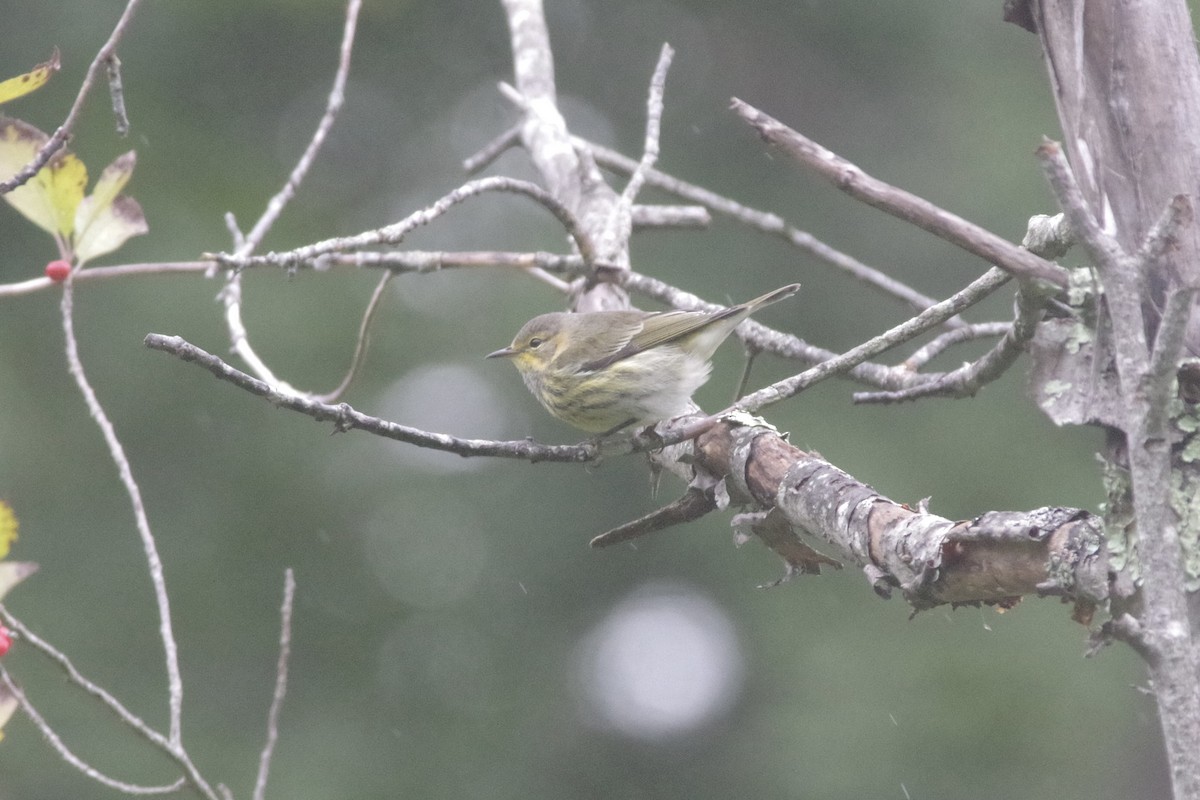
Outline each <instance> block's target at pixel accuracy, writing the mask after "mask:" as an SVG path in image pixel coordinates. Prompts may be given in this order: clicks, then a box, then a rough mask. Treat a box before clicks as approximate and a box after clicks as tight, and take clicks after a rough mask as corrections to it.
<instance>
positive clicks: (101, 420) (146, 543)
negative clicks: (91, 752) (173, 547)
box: [60, 276, 183, 747]
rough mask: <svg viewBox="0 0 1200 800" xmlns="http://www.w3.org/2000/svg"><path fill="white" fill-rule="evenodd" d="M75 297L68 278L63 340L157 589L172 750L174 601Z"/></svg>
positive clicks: (176, 730)
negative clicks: (91, 369) (99, 393)
mask: <svg viewBox="0 0 1200 800" xmlns="http://www.w3.org/2000/svg"><path fill="white" fill-rule="evenodd" d="M74 294H75V292H74V283H73V280H72V278H71V277H70V276H68V277H67V280H66V282H65V283H64V284H63V293H62V301H61V303H60V309H61V314H62V329H63V336H64V337H65V339H66V357H67V369H68V371H69V372H70V373H71V377H72V378H74V379H75V385H76V386H77V387H78V389H79V393H80V394H81V395H83V400H84V402H85V403H86V404H87V407H88V412H89V413H90V414H91V415H92V419H94V420H95V421H96V425H97V427H99V428H100V433H101V434H102V435H103V436H104V441H105V443H106V444H107V445H108V452H109V455H110V457H111V458H112V460H113V463H114V464H116V467H117V473H118V475H119V476H120V478H121V483H122V485H123V486H124V487H125V493H126V494H127V495H128V496H129V502H130V505H131V506H132V508H133V517H134V521H135V523H136V525H137V530H138V535H139V536H140V537H141V540H142V550H143V553H144V555H145V557H146V565H147V567H148V568H149V572H150V583H151V584H152V585H153V587H154V600H155V603H156V605H157V606H158V634H159V637H160V638H161V639H162V644H163V655H164V657H165V660H166V668H167V694H168V707H169V711H170V733H169V735H168V737H167V738H168V740H169V741H170V742H171V745H172V746H173V747H181V742H180V736H181V733H182V728H181V726H182V717H183V679H182V678H181V677H180V674H179V654H178V648H177V646H176V644H175V633H174V631H173V629H172V626H171V601H170V598H169V596H168V595H167V582H166V578H165V577H164V575H163V564H162V559H161V558H160V557H159V555H158V545H157V544H156V543H155V541H154V533H153V532H152V531H151V530H150V521H149V519H148V518H147V517H146V507H145V505H144V504H143V502H142V490H141V488H140V487H139V486H138V484H137V481H136V480H134V477H133V470H132V469H131V467H130V465H129V459H128V458H127V457H126V455H125V448H124V446H123V445H122V444H121V440H120V439H119V438H117V433H116V430H115V429H114V428H113V425H112V422H111V421H110V420H109V418H108V415H107V414H106V413H105V411H104V407H103V406H101V405H100V401H99V400H98V399H97V397H96V392H95V391H94V390H93V389H92V385H91V384H90V383H89V382H88V379H87V375H86V373H84V370H83V362H82V361H80V360H79V346H78V343H77V342H76V339H75V325H74V322H73V319H72V314H73V306H74Z"/></svg>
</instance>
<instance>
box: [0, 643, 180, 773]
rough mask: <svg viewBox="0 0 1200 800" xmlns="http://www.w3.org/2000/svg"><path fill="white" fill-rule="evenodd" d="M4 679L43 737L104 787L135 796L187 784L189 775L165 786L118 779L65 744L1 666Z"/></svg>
mask: <svg viewBox="0 0 1200 800" xmlns="http://www.w3.org/2000/svg"><path fill="white" fill-rule="evenodd" d="M0 682H2V683H3V684H4V686H5V687H6V688H7V689H8V690H9V691H10V692H12V696H13V697H14V698H16V701H17V703H18V704H19V705H20V706H21V710H22V711H24V712H25V716H27V717H29V720H30V721H31V722H32V723H33V724H34V727H36V728H37V729H38V731H39V732H40V733H41V734H42V738H44V739H45V740H46V743H47V744H49V745H50V747H51V748H52V749H53V750H54V751H55V752H56V753H58V755H59V757H60V758H62V760H63V761H65V762H67V763H68V764H70V765H71V766H72V767H74V768H75V769H77V770H79V771H80V772H81V773H83V774H84V775H85V776H87V778H88V779H90V780H93V781H95V782H96V783H99V784H101V785H102V786H107V787H109V788H110V789H116V790H117V791H119V792H124V793H125V794H132V795H151V794H170V793H172V792H177V791H179V790H180V789H182V788H183V787H184V785H185V784H186V783H187V779H186V778H180V779H179V780H177V781H175V782H174V783H171V784H167V785H165V786H142V785H140V784H136V783H127V782H126V781H122V780H117V779H116V778H112V777H110V776H108V775H106V774H104V773H103V772H101V771H100V770H98V769H96V768H95V767H93V766H92V765H91V764H89V763H87V762H86V761H84V760H83V759H82V758H80V757H79V756H77V755H75V754H74V753H73V752H71V749H70V748H68V747H67V746H66V744H64V743H63V740H62V738H61V737H59V735H58V734H57V733H56V732H55V730H54V728H52V727H50V723H48V722H47V721H46V718H45V717H43V716H42V715H41V712H39V711H38V710H37V708H35V707H34V705H33V703H31V702H29V698H28V697H26V696H25V693H24V692H23V691H21V689H20V688H19V687H18V686H17V684H16V682H15V681H13V679H12V675H10V674H9V672H8V670H6V669H5V668H4V667H2V666H0Z"/></svg>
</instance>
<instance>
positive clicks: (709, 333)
mask: <svg viewBox="0 0 1200 800" xmlns="http://www.w3.org/2000/svg"><path fill="white" fill-rule="evenodd" d="M799 289H800V284H798V283H793V284H791V285H790V286H784V287H783V288H781V289H776V290H775V291H773V292H768V293H767V294H764V295H763V296H762V297H759V298H757V299H754V300H751V301H749V302H747V303H742V304H741V305H737V306H732V307H730V308H723V309H721V310H720V311H660V312H650V311H636V310H631V311H592V312H588V313H583V314H569V313H564V312H555V313H551V314H542V315H541V316H540V317H534V318H533V319H531V320H529V322H526V323H525V326H524V327H523V328H521V330H520V332H518V333H517V336H516V338H515V339H513V341H512V344H510V345H509V346H508V347H505V348H503V349H501V350H497V351H496V352H494V353H489V354H488V356H487V357H488V358H507V359H510V360H511V361H512V363H513V365H514V366H516V368H517V369H518V370H519V371H520V373H521V377H522V378H524V379H525V385H526V386H528V387H529V391H531V392H533V396H534V397H536V398H537V399H538V401H539V402H540V403H541V404H542V405H543V406H545V407H546V410H547V411H549V412H550V413H551V414H553V415H554V416H556V417H558V418H559V419H561V420H562V421H564V422H567V423H569V424H571V425H574V426H575V427H576V428H579V429H581V430H585V431H588V432H589V433H612V432H613V431H616V430H619V429H620V428H624V427H625V426H627V425H632V424H634V423H640V424H650V423H653V422H658V421H659V420H664V419H668V418H670V417H674V416H678V415H679V414H682V413H684V412H685V411H686V410H687V407H688V402H689V401H690V400H691V397H692V393H693V392H695V391H696V390H697V389H698V388H700V386H701V385H702V384H703V383H704V382H705V381H706V380H708V373H709V372H710V371H711V370H712V364H710V363H709V359H710V358H712V354H713V353H714V352H716V349H717V347H718V346H719V345H720V344H721V342H723V341H725V337H727V336H729V334H730V333H732V332H733V329H734V328H736V327H737V326H738V323H740V322H741V321H742V320H744V319H745V318H746V317H748V316H750V315H751V314H753V313H754V312H755V311H757V310H758V309H760V308H762V307H763V306H766V305H769V304H771V303H776V302H778V301H780V300H783V299H784V298H785V297H791V296H792V295H794V294H795V293H796V292H797V290H799Z"/></svg>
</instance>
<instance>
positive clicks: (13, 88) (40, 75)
mask: <svg viewBox="0 0 1200 800" xmlns="http://www.w3.org/2000/svg"><path fill="white" fill-rule="evenodd" d="M59 66H60V64H59V61H58V48H57V47H56V48H54V52H53V53H52V54H51V55H50V60H49V61H47V62H45V63H44V64H38V65H37V66H36V67H34V68H33V69H31V70H30V71H29V72H26V73H25V74H24V75H18V76H17V77H15V78H9V79H8V80H6V81H0V103H7V102H8V101H9V100H16V99H17V98H18V97H22V96H24V95H27V94H29V93H30V92H33V91H36V90H38V89H40V88H42V85H43V84H44V83H45V82H46V81H48V80H50V76H51V75H53V74H54V73H56V72H58V68H59Z"/></svg>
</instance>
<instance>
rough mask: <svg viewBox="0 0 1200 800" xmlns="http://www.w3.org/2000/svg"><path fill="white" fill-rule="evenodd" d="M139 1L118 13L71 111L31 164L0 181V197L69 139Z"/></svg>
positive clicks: (126, 5)
mask: <svg viewBox="0 0 1200 800" xmlns="http://www.w3.org/2000/svg"><path fill="white" fill-rule="evenodd" d="M140 2H141V0H129V2H127V3H126V4H125V10H124V11H122V12H121V16H120V18H119V19H118V20H117V24H116V25H115V26H113V30H112V33H110V34H109V35H108V40H107V41H106V42H105V43H104V44H103V45H101V46H100V49H99V50H97V51H96V57H95V58H94V59H92V63H91V66H89V67H88V71H87V74H85V75H84V76H83V82H82V83H80V84H79V93H78V94H77V95H75V102H74V103H72V104H71V110H70V111H68V112H67V116H66V119H64V120H63V121H62V124H61V125H59V126H58V129H57V130H55V131H54V133H53V134H51V136H50V138H49V139H47V140H46V143H45V144H43V145H42V146H41V147H40V148H39V149H38V152H37V155H35V156H34V158H33V161H30V162H29V163H28V164H26V165H25V166H24V167H22V168H21V169H20V170H18V171H17V173H16V174H15V175H13V176H12V177H11V178H8V179H7V180H5V181H0V194H8V193H9V192H11V191H12V190H13V189H15V188H17V187H18V186H20V185H21V184H23V183H25V182H26V181H27V180H29V179H30V178H32V177H33V176H34V175H35V174H37V171H38V170H40V169H41V168H42V167H44V166H46V164H48V163H49V162H50V159H51V158H53V156H54V154H55V153H57V152H58V151H59V150H61V149H62V147H63V145H65V144H66V143H67V139H68V138H70V136H71V130H72V129H73V128H74V127H75V123H76V121H77V120H78V119H79V113H80V111H82V110H83V103H84V101H85V100H86V99H87V96H88V95H89V94H90V93H91V91H92V87H93V86H94V85H95V83H96V78H97V77H98V76H99V75H100V71H101V70H104V69H106V68H107V66H108V60H109V58H111V57H113V55H114V54H115V53H116V52H117V45H118V44H119V43H120V41H121V39H122V37H124V36H125V30H126V29H127V28H128V27H129V23H130V21H131V20H132V19H133V14H134V12H135V11H136V10H137V7H138V3H140Z"/></svg>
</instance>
